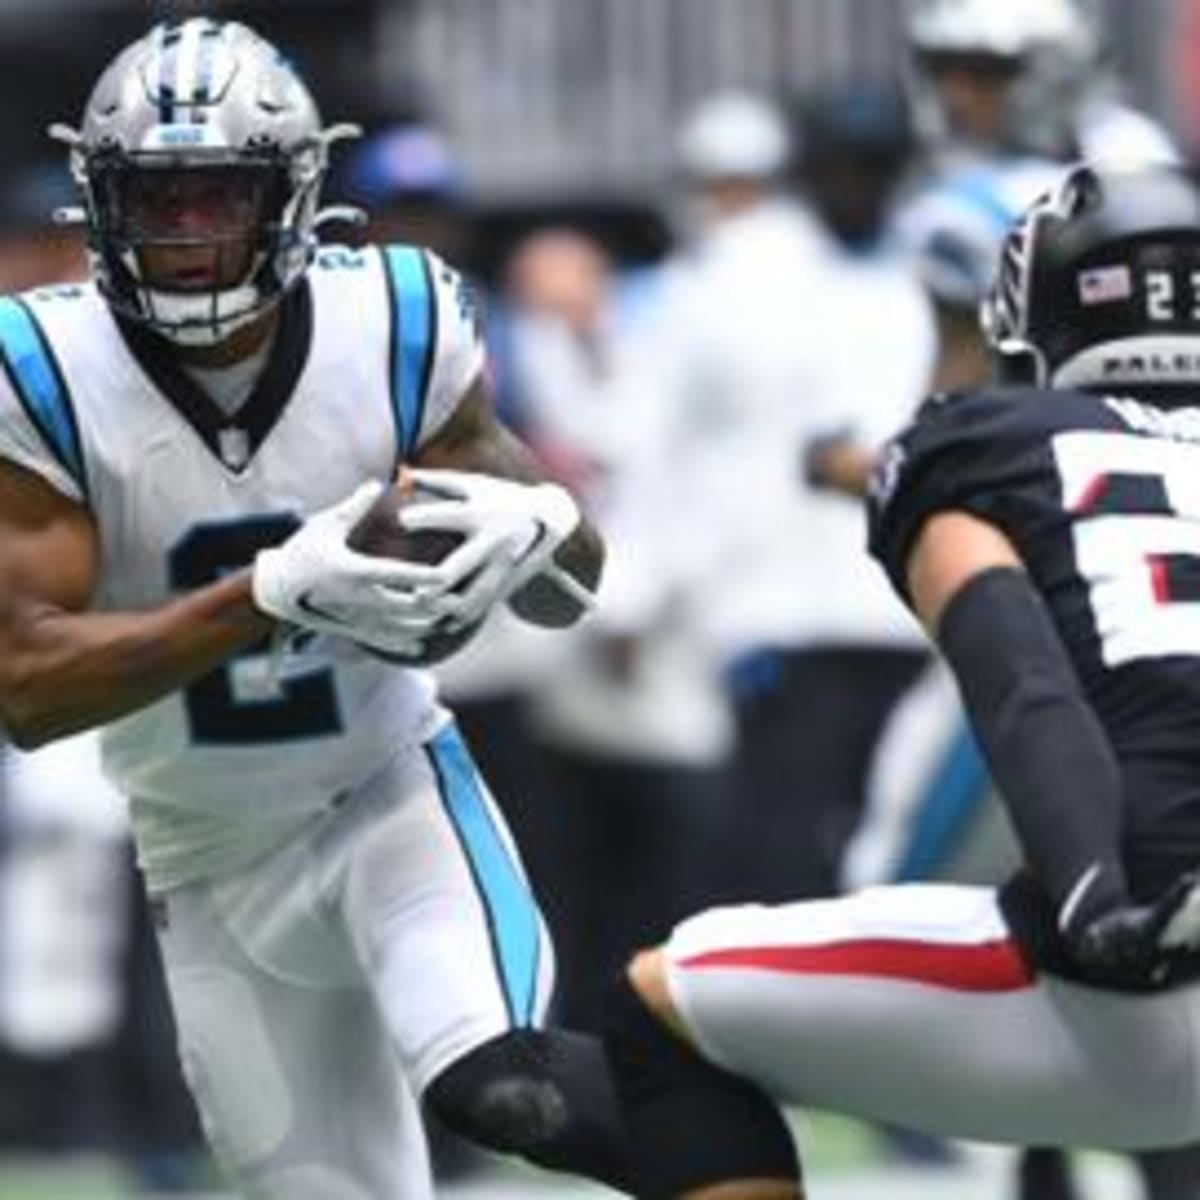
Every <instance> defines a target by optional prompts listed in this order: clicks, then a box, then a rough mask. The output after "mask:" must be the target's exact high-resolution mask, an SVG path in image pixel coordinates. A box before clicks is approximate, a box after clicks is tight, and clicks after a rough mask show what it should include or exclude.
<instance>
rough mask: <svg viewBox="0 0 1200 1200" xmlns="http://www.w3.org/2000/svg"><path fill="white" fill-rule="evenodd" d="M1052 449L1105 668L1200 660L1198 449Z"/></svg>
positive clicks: (1123, 437)
mask: <svg viewBox="0 0 1200 1200" xmlns="http://www.w3.org/2000/svg"><path fill="white" fill-rule="evenodd" d="M1053 447H1054V454H1055V458H1056V461H1057V464H1058V470H1059V475H1060V477H1061V480H1062V486H1063V502H1064V504H1065V506H1066V507H1067V508H1068V509H1069V510H1070V511H1071V512H1073V513H1075V514H1076V520H1075V521H1074V523H1073V525H1072V537H1073V539H1074V552H1075V566H1076V569H1077V570H1078V572H1079V574H1080V576H1081V577H1082V579H1083V581H1084V583H1085V584H1086V586H1087V591H1088V602H1089V605H1090V607H1091V610H1092V615H1093V617H1094V619H1095V623H1096V632H1097V635H1098V636H1099V638H1100V643H1101V650H1102V654H1103V658H1104V662H1105V663H1106V665H1108V666H1110V667H1112V666H1118V665H1120V664H1121V663H1127V662H1132V661H1134V660H1136V659H1139V658H1157V657H1162V656H1165V655H1170V654H1196V653H1200V445H1197V444H1195V443H1193V442H1187V441H1167V440H1166V439H1163V438H1148V437H1138V436H1136V435H1134V434H1123V433H1106V432H1100V431H1092V430H1089V431H1075V432H1071V433H1063V434H1059V435H1058V436H1057V437H1056V438H1054V440H1053Z"/></svg>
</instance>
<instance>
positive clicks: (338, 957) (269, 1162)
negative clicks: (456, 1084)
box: [159, 848, 433, 1200]
mask: <svg viewBox="0 0 1200 1200" xmlns="http://www.w3.org/2000/svg"><path fill="white" fill-rule="evenodd" d="M279 857H280V861H279V862H278V863H277V864H276V863H272V864H271V866H270V867H269V868H268V867H264V868H263V869H262V870H260V871H259V872H258V873H257V874H256V876H255V877H254V878H253V879H247V880H239V881H237V883H225V884H222V885H220V886H218V887H209V886H202V887H190V888H184V889H181V890H180V891H178V892H175V893H171V894H170V895H169V896H168V898H167V901H166V905H165V918H166V926H165V928H163V929H160V932H159V936H160V941H161V943H162V946H163V951H164V960H165V963H166V968H167V980H168V985H169V988H170V993H171V1000H172V1007H173V1009H174V1012H175V1018H176V1024H177V1027H178V1037H179V1050H180V1057H181V1060H182V1063H183V1068H184V1074H185V1077H186V1078H187V1081H188V1085H189V1087H190V1089H191V1091H192V1094H193V1096H194V1098H195V1100H196V1105H197V1108H198V1110H199V1113H200V1117H201V1122H202V1124H203V1126H204V1131H205V1135H206V1137H207V1139H208V1141H209V1144H210V1145H211V1147H212V1149H213V1151H214V1153H215V1155H216V1157H217V1160H218V1162H219V1163H220V1165H221V1166H222V1168H223V1169H224V1171H225V1172H226V1173H227V1174H228V1176H229V1179H230V1182H231V1183H232V1185H233V1186H234V1188H235V1189H236V1191H237V1194H238V1195H239V1196H243V1197H247V1198H248V1200H422V1198H425V1197H432V1196H433V1187H432V1182H431V1179H430V1174H429V1165H428V1161H427V1157H426V1153H425V1146H424V1134H423V1131H422V1129H421V1123H420V1115H419V1113H418V1111H417V1107H416V1102H415V1100H414V1099H413V1097H412V1096H411V1094H410V1093H409V1092H408V1091H407V1089H406V1088H405V1086H404V1083H403V1079H402V1077H401V1075H400V1072H399V1070H398V1068H397V1066H396V1064H395V1062H394V1060H393V1059H392V1056H391V1047H390V1043H389V1039H388V1036H387V1034H386V1032H385V1030H384V1029H383V1027H382V1025H381V1023H380V1020H379V1017H378V1013H377V1011H376V1009H375V1005H374V1003H373V1000H372V998H371V996H370V994H369V992H368V990H367V989H366V988H365V987H364V986H363V983H362V978H361V973H360V972H359V970H358V968H357V964H356V963H355V962H354V961H353V957H352V956H351V955H350V954H349V953H348V951H347V949H346V947H345V944H344V942H341V943H340V944H339V939H338V937H337V935H336V932H335V931H334V930H333V929H332V928H331V927H330V925H329V923H328V920H327V914H326V913H324V912H322V911H321V910H320V909H319V908H318V907H317V906H315V905H313V904H312V900H313V899H314V898H315V893H316V891H317V887H316V883H315V880H314V878H313V875H312V872H310V871H306V870H304V865H305V863H306V862H307V861H308V860H309V857H310V851H309V849H308V848H306V853H305V855H302V856H300V857H297V856H296V855H293V854H286V855H282V856H279ZM268 863H270V860H268Z"/></svg>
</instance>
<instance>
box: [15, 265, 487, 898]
mask: <svg viewBox="0 0 1200 1200" xmlns="http://www.w3.org/2000/svg"><path fill="white" fill-rule="evenodd" d="M0 346H2V349H3V356H2V358H0V362H2V363H3V366H4V368H5V370H4V372H3V374H2V375H0V455H3V456H5V457H6V458H9V459H11V460H13V461H14V462H16V463H19V464H20V465H22V466H24V467H26V468H28V469H30V470H32V471H35V472H37V473H38V474H39V475H41V476H42V477H44V478H45V479H46V480H48V481H49V482H50V483H51V484H52V485H53V486H54V487H56V488H57V489H59V490H60V491H62V492H63V493H65V494H66V495H68V496H70V497H72V498H74V499H77V500H79V501H81V502H82V503H84V504H86V506H87V507H88V509H89V510H90V512H91V513H92V515H93V517H94V518H95V521H96V525H97V528H98V530H99V536H100V544H101V556H102V561H101V572H100V578H99V585H98V588H97V593H96V597H95V605H94V606H95V608H97V609H98V610H111V611H127V610H132V609H144V608H150V607H153V606H156V605H160V604H162V603H164V602H166V601H168V600H170V599H171V598H172V597H173V596H176V595H179V594H180V593H183V592H186V591H188V590H191V589H194V588H197V587H201V586H203V585H205V584H207V583H211V582H212V581H213V580H215V579H217V578H219V577H220V576H221V575H222V574H223V573H225V572H228V571H231V570H236V569H238V568H241V567H245V566H247V565H249V563H250V562H251V561H252V559H253V557H254V555H255V554H256V553H257V551H258V550H259V549H261V548H263V547H265V546H267V545H271V544H274V543H277V542H279V541H281V540H282V539H283V538H284V537H286V536H287V535H288V534H289V533H290V532H291V531H292V530H294V529H295V528H296V527H297V526H298V525H299V523H300V522H301V521H303V520H304V519H305V518H306V517H307V516H309V515H310V514H312V513H314V512H316V511H317V510H319V509H322V508H325V507H327V506H328V505H330V504H333V503H335V502H336V501H338V500H340V499H342V498H343V497H345V496H346V495H348V494H349V493H350V492H351V491H353V489H354V488H355V487H356V486H357V485H358V484H360V483H361V482H362V481H363V480H365V479H370V478H375V479H386V478H388V477H390V476H391V475H392V474H393V472H394V470H395V468H396V466H397V464H398V462H399V461H401V460H403V459H405V458H408V457H410V456H412V454H413V453H414V452H415V451H416V449H417V447H419V446H420V445H421V444H422V443H423V442H424V441H425V440H427V439H428V438H429V437H431V436H432V435H433V434H434V433H435V432H436V431H437V430H438V429H439V428H440V427H441V426H442V425H443V424H444V423H445V422H446V420H447V418H448V417H449V416H450V414H451V413H452V412H453V410H454V408H455V406H456V405H457V403H458V402H459V400H460V398H461V397H462V395H463V394H464V392H465V391H466V389H467V388H468V386H469V385H470V384H471V382H472V381H473V379H474V378H475V377H476V375H477V374H478V373H479V371H480V369H481V366H482V359H483V351H482V348H481V344H480V339H479V336H478V331H477V329H476V327H475V322H474V319H473V313H472V309H471V305H470V303H469V300H468V299H467V296H466V293H465V291H464V289H463V285H462V282H461V280H460V277H459V276H458V275H457V274H455V273H454V272H453V271H451V270H450V269H449V268H447V267H446V266H445V265H444V264H443V263H441V262H440V261H439V260H438V259H437V258H436V257H434V256H433V255H431V254H429V253H427V252H424V251H422V250H419V249H416V248H413V247H401V246H394V247H388V248H384V249H377V248H368V249H364V250H351V249H347V248H345V247H329V248H326V249H325V250H323V251H322V252H321V253H320V254H319V255H318V258H317V261H316V263H315V264H314V266H313V268H312V269H311V270H310V272H309V273H308V276H307V278H306V280H305V282H303V283H302V284H301V285H300V286H299V287H297V288H296V289H294V290H293V291H292V292H291V293H290V294H289V296H288V297H287V298H286V300H285V301H284V311H283V320H282V321H281V323H280V327H279V333H278V335H277V337H276V341H275V345H274V346H273V348H272V351H271V356H270V360H269V361H268V363H267V365H266V367H265V369H264V371H263V374H262V376H261V378H260V380H259V382H258V385H257V387H256V388H255V390H254V393H253V394H252V395H251V397H250V399H249V400H248V401H247V402H246V403H245V404H244V405H243V406H242V407H241V408H240V409H239V410H238V411H237V412H236V413H234V414H233V415H232V416H227V415H226V414H225V413H223V412H222V411H221V409H220V408H219V407H218V406H217V405H216V404H214V403H213V402H212V401H211V400H210V399H209V398H208V396H207V395H206V394H205V393H204V392H203V391H202V390H201V389H200V388H199V387H198V386H197V385H196V384H195V382H194V381H193V380H192V379H190V378H189V377H188V376H187V375H186V374H185V373H184V372H183V371H182V370H181V369H180V367H179V365H178V363H177V362H176V361H175V360H174V358H173V357H172V356H171V355H170V354H169V352H167V351H166V348H165V347H164V344H163V343H162V342H161V341H160V340H159V339H158V338H156V337H155V336H154V335H152V334H150V333H149V332H147V331H146V330H145V329H143V328H141V327H137V326H132V325H129V324H119V323H118V322H117V321H116V320H114V317H113V315H112V313H111V312H110V310H109V308H108V307H107V305H106V304H105V303H104V301H103V299H102V298H101V297H100V296H99V295H98V293H97V291H96V290H95V288H94V287H93V286H91V285H80V286H67V287H55V288H47V289H43V290H39V291H36V292H33V293H30V294H27V295H25V296H22V297H17V298H4V299H0ZM443 719H444V717H443V715H442V712H441V710H440V709H439V707H438V706H437V703H436V700H435V696H434V690H433V686H432V683H431V682H430V678H429V676H428V675H427V674H426V673H424V672H421V671H414V670H404V669H400V668H397V667H394V666H389V665H386V664H384V663H382V662H381V661H380V660H379V659H377V658H374V657H372V656H370V655H368V654H366V653H365V652H363V651H361V650H359V649H357V648H356V647H354V646H353V645H352V644H351V643H349V642H347V641H345V640H344V639H340V638H327V637H294V638H293V639H291V641H290V642H289V643H288V644H286V645H285V646H284V647H282V649H280V648H276V652H275V653H272V648H271V647H270V646H268V645H267V644H265V643H264V644H262V645H259V646H256V647H252V648H251V649H249V650H247V651H245V652H244V653H242V654H240V655H238V656H236V657H235V658H233V659H231V660H230V661H229V662H228V663H226V664H225V665H224V666H223V667H221V668H220V669H218V670H216V671H214V672H212V673H211V674H209V675H207V676H206V677H204V678H203V679H201V680H199V681H197V682H196V683H194V684H192V685H191V686H190V687H187V688H183V689H180V690H179V691H176V692H173V693H172V694H170V695H169V696H167V697H165V698H163V699H162V700H160V701H158V702H156V703H154V704H152V705H149V706H148V707H146V708H144V709H141V710H140V711H138V712H135V713H131V714H130V715H128V716H126V717H124V718H122V719H121V720H118V721H116V722H114V723H113V724H112V725H110V726H108V727H107V728H106V729H105V731H104V762H105V767H106V769H107V770H108V772H109V773H110V775H111V776H112V777H113V778H114V780H115V781H116V783H117V784H118V786H120V787H121V789H122V790H123V791H125V792H126V793H127V794H128V795H129V797H130V798H131V803H132V811H133V816H134V824H135V832H136V835H137V840H138V843H139V853H140V856H141V859H142V865H143V867H144V869H145V870H146V873H147V877H148V880H149V883H150V886H151V887H152V888H155V889H162V888H166V887H171V886H175V885H177V884H179V883H182V882H185V881H187V880H189V879H194V878H198V877H203V876H206V875H212V874H215V873H219V872H224V871H226V870H232V869H235V868H236V867H238V866H240V865H242V864H244V863H245V862H246V861H248V860H249V858H251V857H253V856H256V855H257V854H258V853H261V852H262V851H263V850H265V849H267V848H269V847H270V846H272V845H274V844H276V843H277V842H278V841H279V840H280V839H281V838H282V837H284V836H286V835H287V834H288V833H289V832H290V831H292V830H294V829H296V828H298V827H299V826H300V825H301V824H303V823H304V822H305V821H307V820H308V819H309V817H310V815H311V814H312V813H314V812H317V811H320V810H322V809H324V808H325V807H326V806H327V805H328V804H329V802H330V800H331V798H332V797H334V796H336V795H337V794H339V793H341V792H343V791H345V790H347V789H349V788H351V787H353V786H355V785H356V784H357V783H359V782H360V781H361V780H363V779H364V778H366V777H368V776H369V775H371V774H372V773H373V772H376V771H378V770H379V769H380V767H381V766H382V765H383V763H384V762H385V761H386V760H387V759H388V758H389V757H390V756H391V755H393V754H395V753H397V751H398V750H402V749H403V748H404V747H406V746H412V747H416V746H418V745H419V744H420V743H421V742H422V741H424V740H425V739H426V738H428V737H429V735H430V734H431V733H432V732H433V731H434V730H435V729H436V728H437V727H438V725H439V723H440V722H441V721H442V720H443Z"/></svg>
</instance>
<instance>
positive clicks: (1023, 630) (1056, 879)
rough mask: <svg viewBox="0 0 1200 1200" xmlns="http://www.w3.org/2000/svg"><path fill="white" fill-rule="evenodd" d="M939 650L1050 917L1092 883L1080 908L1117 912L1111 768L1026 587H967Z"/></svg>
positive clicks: (1115, 774) (946, 618) (1015, 581)
mask: <svg viewBox="0 0 1200 1200" xmlns="http://www.w3.org/2000/svg"><path fill="white" fill-rule="evenodd" d="M938 642H939V644H940V646H941V648H942V652H943V653H944V654H945V656H946V659H947V660H948V661H949V663H950V666H951V667H952V668H953V670H954V674H955V676H956V677H957V679H958V685H959V688H960V690H961V692H962V695H963V699H964V701H965V702H966V706H967V711H968V712H969V713H970V717H971V723H972V725H973V726H974V728H975V732H976V734H977V735H978V737H979V740H980V742H981V743H982V745H983V751H984V754H985V756H986V758H987V761H988V766H989V767H990V769H991V773H992V777H993V778H994V779H995V781H996V784H997V786H998V787H999V790H1000V793H1001V795H1002V796H1003V798H1004V802H1005V805H1006V807H1007V808H1008V810H1009V813H1010V814H1011V816H1012V819H1013V824H1014V825H1015V826H1016V830H1017V836H1018V837H1019V839H1020V841H1021V845H1022V848H1023V850H1024V852H1025V858H1026V861H1027V862H1028V864H1029V866H1030V868H1031V869H1032V870H1033V872H1034V874H1035V875H1036V876H1037V877H1038V878H1039V880H1040V881H1041V883H1042V886H1043V887H1044V888H1045V889H1046V890H1047V891H1048V892H1049V894H1050V896H1051V898H1052V899H1053V901H1054V903H1055V906H1056V908H1057V909H1058V910H1060V911H1061V909H1062V905H1063V903H1064V901H1066V899H1067V898H1068V896H1070V895H1071V893H1072V891H1073V889H1074V888H1075V887H1076V885H1077V884H1078V883H1080V881H1081V879H1082V878H1083V877H1084V875H1085V874H1087V873H1088V872H1089V871H1092V877H1093V879H1095V878H1096V876H1098V875H1102V877H1103V885H1102V887H1103V891H1104V893H1106V894H1103V895H1101V894H1099V893H1098V892H1097V890H1096V889H1095V888H1093V889H1089V905H1091V904H1097V905H1099V906H1101V907H1107V906H1110V905H1114V904H1119V903H1122V902H1123V901H1124V900H1125V898H1126V895H1125V892H1126V885H1125V876H1124V871H1123V869H1122V867H1121V865H1120V840H1121V789H1122V782H1121V771H1120V767H1119V765H1118V763H1117V759H1116V756H1115V755H1114V753H1113V750H1112V747H1111V745H1110V744H1109V741H1108V738H1107V736H1106V734H1105V732H1104V729H1103V727H1102V726H1101V724H1100V722H1099V719H1098V718H1097V716H1096V714H1095V712H1094V711H1093V709H1092V707H1091V705H1090V704H1089V703H1088V700H1087V698H1086V696H1085V695H1084V693H1083V690H1082V688H1081V686H1080V684H1079V680H1078V678H1077V677H1076V675H1075V670H1074V667H1073V666H1072V664H1071V661H1070V659H1069V658H1068V657H1067V653H1066V650H1065V648H1064V647H1063V644H1062V641H1061V640H1060V638H1059V636H1058V631H1057V630H1056V629H1055V627H1054V624H1053V622H1052V621H1051V619H1050V615H1049V613H1048V612H1047V611H1046V607H1045V605H1044V604H1043V602H1042V599H1041V597H1040V596H1039V595H1038V593H1037V591H1036V590H1035V589H1034V586H1033V584H1032V582H1031V581H1030V579H1029V576H1028V575H1026V574H1025V572H1024V571H1021V570H1017V569H1015V568H1011V567H998V568H994V569H992V570H987V571H983V572H981V573H980V574H979V575H976V576H975V577H974V578H972V579H971V580H970V581H969V582H968V583H967V584H966V585H965V586H964V587H963V588H962V589H961V590H960V591H959V592H958V593H957V594H956V595H955V596H954V598H953V599H952V600H951V601H950V603H949V605H948V606H947V607H946V610H945V612H944V614H943V616H942V620H941V625H940V627H939V629H938ZM1097 866H1098V867H1100V868H1102V869H1103V870H1102V871H1101V872H1096V871H1094V870H1093V868H1095V867H1097Z"/></svg>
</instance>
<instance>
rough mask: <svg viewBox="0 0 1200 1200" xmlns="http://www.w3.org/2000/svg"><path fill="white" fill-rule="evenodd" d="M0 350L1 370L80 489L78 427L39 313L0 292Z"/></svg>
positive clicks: (83, 481)
mask: <svg viewBox="0 0 1200 1200" xmlns="http://www.w3.org/2000/svg"><path fill="white" fill-rule="evenodd" d="M0 351H2V353H3V360H4V367H5V372H6V374H7V375H8V377H9V380H10V381H11V383H12V385H13V390H14V391H15V392H16V393H17V398H18V399H19V400H20V401H21V405H22V407H23V408H24V409H25V412H26V413H27V414H28V416H29V419H30V420H31V421H32V422H33V424H34V426H35V427H36V428H37V430H38V432H39V433H40V434H41V435H42V438H43V440H44V441H45V442H46V444H47V446H49V447H50V450H51V451H52V452H53V454H54V457H55V458H57V459H58V461H59V462H60V463H62V465H63V466H64V467H65V468H66V470H67V471H68V472H69V473H70V475H71V478H72V479H74V480H75V482H76V483H77V484H78V485H79V487H80V489H81V490H82V491H84V492H86V491H87V479H86V478H85V476H84V473H83V454H82V451H81V449H80V440H79V428H78V426H77V425H76V423H75V410H74V408H73V407H72V405H71V396H70V392H69V391H68V389H67V385H66V381H65V380H64V379H63V375H62V371H61V370H60V369H59V366H58V363H57V362H56V361H55V358H54V352H53V351H52V350H51V349H50V345H49V343H48V342H47V341H46V337H45V334H43V332H42V329H41V326H40V325H39V324H38V322H37V318H36V317H34V315H33V313H32V312H30V311H29V308H28V307H27V306H26V305H25V304H24V303H23V302H22V301H21V300H18V299H17V298H16V297H13V296H5V297H0Z"/></svg>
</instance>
